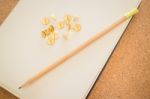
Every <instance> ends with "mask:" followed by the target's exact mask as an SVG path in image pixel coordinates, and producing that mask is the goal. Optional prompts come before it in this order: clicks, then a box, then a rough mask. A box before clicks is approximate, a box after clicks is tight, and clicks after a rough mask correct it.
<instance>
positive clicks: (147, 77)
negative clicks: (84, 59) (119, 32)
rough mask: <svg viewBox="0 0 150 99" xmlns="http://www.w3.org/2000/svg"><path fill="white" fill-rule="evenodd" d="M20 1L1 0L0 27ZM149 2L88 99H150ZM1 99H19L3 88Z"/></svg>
mask: <svg viewBox="0 0 150 99" xmlns="http://www.w3.org/2000/svg"><path fill="white" fill-rule="evenodd" d="M17 2H18V0H0V24H2V22H3V21H4V19H5V18H6V17H7V15H8V14H9V13H10V12H11V10H12V9H13V7H14V6H15V5H16V3H17ZM149 9H150V1H149V0H142V3H141V6H140V9H139V11H140V12H139V14H138V15H136V16H135V17H134V18H133V19H132V21H131V23H130V24H129V26H128V28H127V29H126V31H125V33H124V35H123V37H122V38H121V40H120V42H119V44H118V45H117V47H116V49H115V51H114V52H113V54H112V56H111V58H110V59H109V61H108V62H107V64H106V66H105V69H104V70H103V72H102V74H101V76H100V77H99V78H98V79H97V82H96V83H95V86H94V87H93V89H92V90H91V92H90V94H89V96H88V98H89V99H150V94H149V93H150V28H149V27H150V10H149ZM0 99H17V98H16V97H15V96H13V95H11V94H10V93H9V92H7V91H5V90H4V89H2V88H0Z"/></svg>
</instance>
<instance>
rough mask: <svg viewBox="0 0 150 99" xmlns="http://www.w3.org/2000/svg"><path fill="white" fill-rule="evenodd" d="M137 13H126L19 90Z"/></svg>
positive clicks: (26, 83)
mask: <svg viewBox="0 0 150 99" xmlns="http://www.w3.org/2000/svg"><path fill="white" fill-rule="evenodd" d="M136 13H138V9H137V8H134V9H132V10H131V11H129V12H128V13H126V14H125V15H124V16H123V17H121V18H120V19H118V20H117V21H116V22H114V23H113V24H111V25H110V26H108V27H107V28H105V29H104V30H103V31H101V32H99V33H97V34H96V35H94V36H93V37H92V38H90V39H89V40H87V41H86V42H84V43H83V44H82V45H81V46H79V47H78V48H76V49H74V50H73V51H71V52H70V53H68V54H67V55H65V56H64V57H61V58H60V59H59V60H57V61H56V62H54V63H53V64H51V65H49V66H48V67H47V68H45V69H43V70H42V71H40V72H39V73H37V74H36V75H34V76H33V77H31V78H30V79H28V80H27V81H26V82H25V83H23V84H22V85H21V86H20V87H19V89H21V88H23V87H25V86H28V85H30V84H32V83H33V82H35V81H36V80H38V79H39V78H40V77H42V76H44V75H45V74H47V73H48V72H50V71H52V70H53V69H55V68H56V67H58V66H59V65H61V64H62V63H64V62H65V61H67V60H68V59H69V58H71V57H72V56H74V55H75V54H77V53H79V52H80V51H81V50H83V49H84V48H86V47H87V46H89V45H90V44H92V43H93V42H95V41H96V40H98V39H100V38H101V37H103V36H105V35H106V34H108V33H109V32H110V31H112V30H113V29H114V28H116V27H117V26H119V25H120V24H121V23H123V22H124V21H126V20H127V19H129V18H130V17H132V16H133V15H135V14H136Z"/></svg>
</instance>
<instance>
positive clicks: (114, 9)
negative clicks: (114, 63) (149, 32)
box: [0, 0, 140, 99]
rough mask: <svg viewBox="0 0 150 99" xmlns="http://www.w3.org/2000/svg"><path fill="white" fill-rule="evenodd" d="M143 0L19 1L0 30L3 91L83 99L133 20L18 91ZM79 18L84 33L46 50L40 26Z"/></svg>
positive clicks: (43, 98)
mask: <svg viewBox="0 0 150 99" xmlns="http://www.w3.org/2000/svg"><path fill="white" fill-rule="evenodd" d="M139 3H140V0H132V1H131V0H20V1H19V3H18V4H17V6H16V7H15V9H14V10H13V11H12V13H11V14H10V15H9V16H8V18H7V19H6V20H5V22H4V23H3V24H2V25H1V27H0V86H1V87H3V88H5V89H6V90H8V91H10V92H11V93H13V94H14V95H16V96H17V97H19V98H22V99H84V98H85V97H86V96H87V94H88V93H89V91H90V89H91V88H92V86H93V84H94V82H95V80H96V78H97V77H98V75H99V73H100V72H101V70H102V68H103V67H104V65H105V63H106V61H107V60H108V58H109V56H110V55H111V53H112V51H113V49H114V48H115V46H116V44H117V42H118V40H119V39H120V37H121V35H122V34H123V31H124V30H125V28H126V27H127V25H128V23H129V20H128V21H126V22H125V23H123V24H122V25H120V26H119V27H117V28H116V29H115V30H113V31H112V32H110V33H109V34H107V35H106V36H104V37H103V38H102V39H99V40H98V41H96V42H95V43H93V44H92V45H90V46H89V47H87V48H86V49H84V50H82V51H81V52H80V53H78V54H77V55H75V56H74V57H72V58H71V59H69V60H68V61H66V62H65V63H63V64H62V65H60V66H59V67H58V68H56V69H54V70H53V71H51V72H49V73H48V74H46V75H45V76H43V77H42V78H40V79H39V80H37V81H36V82H35V83H34V84H32V85H30V86H28V87H25V88H23V89H21V90H19V89H18V87H19V86H20V85H21V84H23V83H24V82H25V81H26V80H27V79H28V78H30V77H32V76H33V75H34V74H36V73H38V72H39V71H41V70H42V69H43V68H45V67H46V66H48V65H49V64H51V63H53V62H54V61H56V60H57V59H59V58H60V57H61V56H64V55H66V54H67V53H69V52H70V51H72V50H73V49H74V48H76V47H78V46H79V45H81V44H82V43H83V42H85V41H86V40H87V39H89V38H90V37H92V36H93V35H95V34H96V33H98V32H100V31H101V30H103V29H104V28H105V27H107V26H108V25H110V24H111V23H113V22H115V21H116V20H117V19H118V18H120V17H121V16H123V15H124V13H125V12H127V11H129V10H131V9H132V8H134V7H137V6H138V5H139ZM51 13H55V14H56V15H57V16H64V15H65V14H72V15H78V16H80V23H81V24H82V31H81V32H80V33H76V34H75V35H74V36H73V37H72V39H70V40H69V41H65V40H63V39H62V38H59V40H58V41H57V42H56V44H55V45H54V46H48V45H47V43H46V42H45V40H43V39H42V38H41V35H40V32H41V29H43V26H42V25H41V23H40V21H41V19H42V18H43V17H45V16H50V14H51Z"/></svg>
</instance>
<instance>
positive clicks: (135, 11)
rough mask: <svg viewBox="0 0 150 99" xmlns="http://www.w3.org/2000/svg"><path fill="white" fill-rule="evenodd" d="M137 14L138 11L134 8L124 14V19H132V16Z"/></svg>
mask: <svg viewBox="0 0 150 99" xmlns="http://www.w3.org/2000/svg"><path fill="white" fill-rule="evenodd" d="M137 13H138V9H137V8H134V9H132V10H131V11H129V12H127V13H125V17H126V18H130V17H132V16H133V15H135V14H137Z"/></svg>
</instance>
